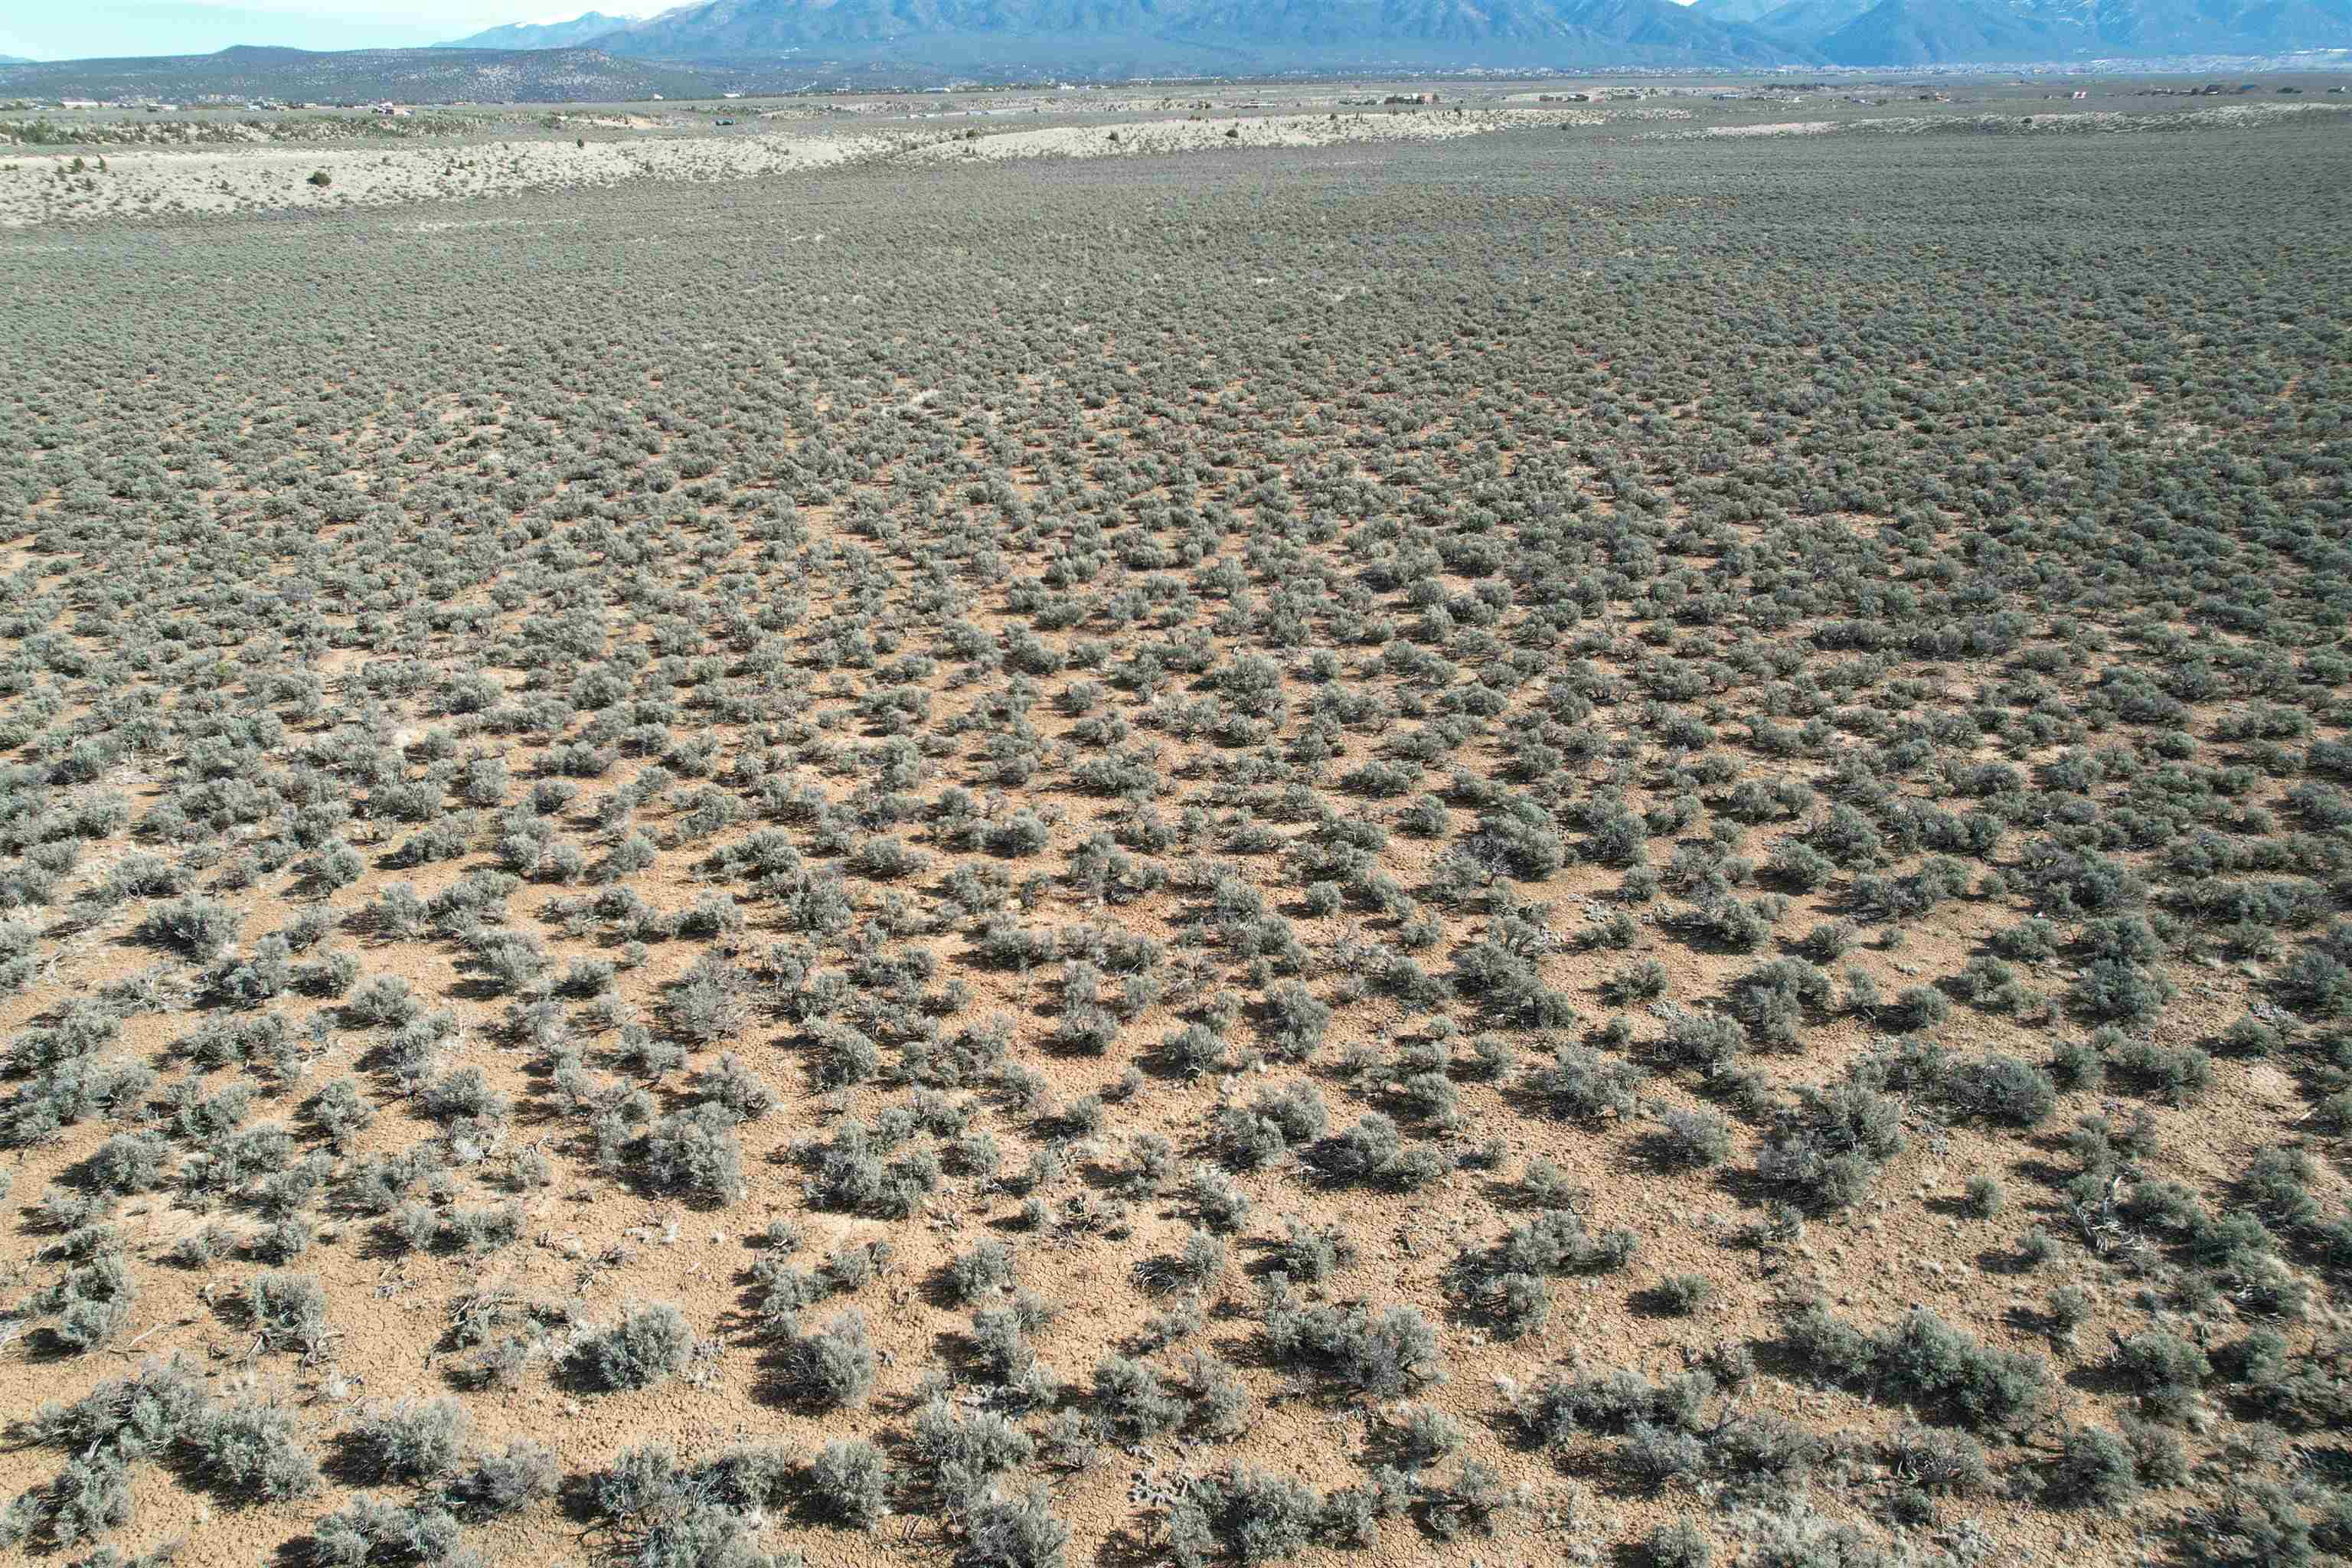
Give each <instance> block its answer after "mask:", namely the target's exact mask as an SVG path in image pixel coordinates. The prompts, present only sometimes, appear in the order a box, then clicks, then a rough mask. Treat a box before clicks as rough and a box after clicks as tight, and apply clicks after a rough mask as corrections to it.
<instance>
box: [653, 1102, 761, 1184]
mask: <svg viewBox="0 0 2352 1568" xmlns="http://www.w3.org/2000/svg"><path fill="white" fill-rule="evenodd" d="M735 1121H736V1117H735V1114H734V1112H733V1111H732V1110H730V1109H729V1108H728V1107H727V1106H726V1105H725V1104H723V1103H721V1102H719V1101H718V1100H705V1101H703V1102H702V1103H700V1104H698V1105H697V1106H695V1107H693V1108H692V1109H691V1110H678V1111H672V1112H671V1113H669V1114H668V1115H667V1116H665V1117H663V1118H662V1119H661V1120H660V1121H656V1122H655V1123H654V1124H653V1126H652V1127H651V1128H649V1129H648V1130H647V1131H646V1153H645V1169H646V1177H647V1178H648V1179H649V1180H650V1181H652V1182H653V1183H654V1184H656V1185H657V1186H659V1187H662V1188H664V1189H666V1190H667V1191H672V1192H683V1193H688V1194H692V1195H693V1196H695V1197H698V1198H700V1199H702V1200H703V1201H704V1202H706V1203H715V1204H728V1203H733V1202H735V1201H736V1200H737V1199H739V1198H740V1197H741V1196H742V1195H743V1191H744V1188H743V1147H742V1144H741V1142H740V1141H739V1140H738V1139H737V1137H736V1134H735Z"/></svg>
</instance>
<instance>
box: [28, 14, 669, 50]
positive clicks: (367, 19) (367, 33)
mask: <svg viewBox="0 0 2352 1568" xmlns="http://www.w3.org/2000/svg"><path fill="white" fill-rule="evenodd" d="M648 9H650V7H648V6H646V5H625V4H624V5H595V4H586V3H583V4H582V5H577V6H575V7H573V8H572V10H569V11H563V12H557V13H553V14H551V12H550V10H549V6H548V0H320V4H316V5H309V4H304V3H303V0H237V3H236V4H235V5H214V4H210V3H209V0H73V3H71V4H62V3H60V0H0V55H24V56H26V57H28V58H32V59H37V60H70V59H88V58H93V57H99V56H112V55H208V54H210V53H212V52H213V51H214V50H215V49H225V48H226V47H229V46H230V45H231V44H278V45H283V46H285V47H291V48H297V49H371V48H410V47H416V46H418V45H422V44H438V43H443V42H446V41H447V40H448V39H451V38H459V37H465V36H466V35H467V34H468V33H478V32H480V31H481V30H482V29H483V28H485V27H496V26H503V25H504V24H506V23H509V22H548V21H566V20H569V19H570V18H571V17H573V16H579V15H580V14H581V13H582V12H583V11H592V10H593V11H602V12H604V14H605V15H607V16H624V15H627V14H629V13H631V12H642V11H646V10H648Z"/></svg>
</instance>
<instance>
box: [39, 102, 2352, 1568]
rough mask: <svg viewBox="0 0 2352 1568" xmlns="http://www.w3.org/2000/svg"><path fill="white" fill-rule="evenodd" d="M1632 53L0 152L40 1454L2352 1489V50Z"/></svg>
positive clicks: (2348, 1531) (435, 1491)
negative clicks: (503, 135) (597, 127)
mask: <svg viewBox="0 0 2352 1568" xmlns="http://www.w3.org/2000/svg"><path fill="white" fill-rule="evenodd" d="M1751 118H1756V119H1759V120H1769V121H1786V120H1788V119H1789V118H1790V111H1789V110H1786V109H1785V108H1779V109H1775V108H1771V107H1769V106H1766V107H1759V109H1758V110H1754V111H1753V112H1752V114H1751ZM1176 123H1179V124H1183V123H1190V122H1187V121H1177V122H1176ZM1326 123H1327V124H1328V121H1326ZM1636 134H1637V132H1635V131H1633V130H1629V129H1628V127H1627V126H1626V125H1625V124H1624V123H1622V122H1619V121H1604V122H1603V123H1601V124H1599V125H1583V124H1577V123H1565V124H1560V123H1554V124H1546V125H1542V126H1538V127H1524V126H1517V125H1513V126H1509V127H1505V128H1497V129H1495V130H1493V131H1492V132H1490V133H1486V134H1480V135H1475V136H1461V137H1456V138H1454V139H1451V140H1445V141H1402V140H1400V141H1390V142H1371V141H1351V142H1344V143H1343V144H1339V145H1332V146H1308V147H1276V146H1241V145H1215V144H1212V145H1208V146H1203V147H1200V148H1197V149H1195V150H1192V151H1182V152H1178V153H1164V154H1163V153H1160V152H1159V151H1157V150H1156V149H1155V150H1153V151H1151V152H1149V153H1137V154H1135V155H1132V156H1123V157H1121V158H1118V159H1117V160H1115V161H1114V160H1105V159H1091V160H1087V159H1053V158H1047V159H1041V160H1034V161H1026V162H993V161H990V160H987V159H985V158H980V159H974V160H971V161H967V162H961V163H955V164H951V165H934V164H932V163H927V162H925V161H923V160H922V159H920V158H908V159H892V160H887V161H880V162H866V163H859V162H856V161H846V160H845V161H843V162H841V163H838V164H836V165H835V166H834V167H831V168H827V169H823V170H810V171H803V170H794V171H792V172H789V173H784V172H780V173H778V174H775V175H773V176H772V177H748V178H738V179H732V180H730V181H729V182H728V183H726V184H689V183H681V182H676V181H665V180H645V181H638V182H635V183H631V184H625V185H622V186H618V187H615V188H608V189H580V190H569V191H563V192H540V193H534V192H530V191H506V192H503V193H501V194H499V195H495V196H489V197H485V198H483V199H479V200H475V201H469V202H464V203H455V202H438V201H433V202H421V203H415V204H410V205H385V206H382V207H376V208H372V209H370V208H357V207H355V208H353V209H352V210H350V211H341V212H332V213H323V212H315V213H314V212H300V211H271V212H267V213H263V214H259V215H243V216H238V215H225V216H209V217H188V218H178V219H163V220H152V221H151V220H133V219H129V218H122V217H104V218H100V219H99V220H97V221H92V222H89V223H86V224H82V225H79V226H76V227H74V228H72V229H71V230H69V231H68V230H58V229H54V228H43V229H26V230H23V231H20V232H16V233H13V234H10V235H7V236H4V237H0V262H5V265H0V287H5V301H6V307H7V308H6V313H5V317H0V345H5V362H0V363H5V366H6V370H7V374H6V377H5V391H0V396H4V397H5V403H6V409H5V418H0V510H5V514H6V516H7V518H8V520H9V521H8V523H7V526H6V528H5V531H0V571H5V574H6V577H5V593H0V746H5V752H6V755H5V763H0V853H5V858H0V907H5V911H6V912H5V917H0V1053H5V1054H0V1063H5V1079H0V1144H4V1145H5V1156H6V1165H5V1190H6V1196H5V1203H0V1259H5V1264H0V1267H5V1270H6V1275H7V1279H6V1281H5V1283H6V1289H5V1305H6V1309H7V1313H6V1316H5V1320H0V1333H5V1342H6V1346H7V1355H6V1357H5V1360H0V1412H5V1415H7V1416H8V1417H9V1418H10V1419H11V1421H12V1427H11V1436H12V1441H11V1443H10V1444H9V1445H8V1446H7V1447H6V1448H5V1452H0V1499H5V1500H7V1501H5V1507H0V1530H5V1536H6V1538H7V1539H8V1541H9V1542H12V1543H13V1544H14V1546H15V1547H16V1549H18V1550H21V1551H23V1552H26V1553H29V1554H32V1555H34V1556H37V1557H39V1558H42V1559H43V1560H51V1561H58V1562H61V1563H67V1562H70V1563H89V1564H92V1565H98V1564H107V1565H114V1568H121V1565H122V1564H127V1563H132V1562H138V1563H157V1562H160V1561H161V1560H162V1557H163V1555H164V1554H167V1553H168V1552H171V1551H172V1550H173V1549H174V1548H176V1549H177V1551H178V1552H179V1555H180V1561H182V1562H183V1563H245V1562H254V1561H276V1562H278V1563H288V1564H299V1563H320V1564H332V1565H353V1568H356V1565H365V1564H386V1565H404V1564H425V1565H439V1564H457V1563H470V1562H477V1561H478V1562H484V1563H506V1562H541V1563H560V1564H579V1565H582V1568H590V1565H593V1564H606V1563H614V1564H635V1565H639V1568H687V1565H689V1564H690V1565H696V1568H753V1565H756V1564H771V1563H788V1562H791V1561H793V1559H794V1558H795V1556H796V1555H797V1556H798V1557H800V1558H801V1559H803V1560H804V1561H806V1562H808V1563H822V1564H857V1565H861V1568H863V1565H866V1564H882V1563H940V1564H949V1563H954V1564H958V1565H960V1568H1076V1565H1078V1564H1086V1563H1104V1564H1139V1563H1158V1562H1167V1563H1174V1564H1177V1565H1179V1568H1196V1565H1202V1564H1207V1563H1219V1562H1224V1561H1238V1562H1244V1563H1264V1562H1270V1561H1276V1560H1282V1559H1290V1558H1296V1559H1297V1560H1299V1561H1300V1562H1301V1563H1304V1564H1306V1565H1307V1568H1312V1565H1313V1564H1314V1563H1318V1562H1337V1561H1339V1560H1340V1555H1339V1554H1342V1553H1347V1554H1352V1555H1353V1556H1354V1557H1356V1558H1358V1559H1361V1560H1369V1561H1373V1562H1377V1563H1393V1564H1403V1563H1421V1562H1441V1563H1456V1564H1470V1563H1479V1564H1486V1565H1507V1568H1520V1565H1526V1568H1535V1565H1538V1564H1551V1563H1628V1564H1632V1563H1647V1564H1657V1565H1665V1568H1684V1565H1692V1564H1701V1563H1709V1562H1715V1563H1733V1562H1744V1563H1751V1564H1755V1565H1757V1568H1903V1565H1913V1564H1917V1565H1930V1564H1934V1565H1942V1564H1955V1565H1963V1568H1967V1565H1976V1564H1984V1565H1988V1568H1990V1565H1993V1564H2009V1563H2051V1562H2054V1561H2066V1562H2072V1563H2084V1564H2089V1563H2146V1562H2166V1561H2177V1562H2183V1563H2215V1564H2221V1563H2230V1564H2246V1565H2249V1568H2251V1565H2255V1564H2276V1563H2288V1564H2296V1563H2309V1562H2315V1561H2317V1560H2319V1559H2321V1558H2325V1557H2328V1556H2331V1555H2334V1556H2338V1557H2340V1556H2341V1555H2342V1554H2343V1553H2344V1552H2346V1551H2347V1547H2348V1546H2352V1447H2347V1439H2346V1436H2345V1432H2346V1430H2347V1415H2352V1386H2347V1382H2346V1375H2347V1370H2352V1340H2347V1334H2346V1323H2345V1311H2344V1306H2345V1303H2344V1293H2345V1290H2346V1288H2347V1269H2352V1215H2347V1173H2346V1169H2345V1153H2346V1145H2345V1139H2346V1134H2347V1126H2352V1033H2347V1022H2346V1020H2347V1016H2352V918H2347V913H2346V906H2347V899H2352V739H2347V725H2352V689H2348V688H2347V683H2352V647H2347V628H2348V627H2352V622H2347V613H2352V542H2348V541H2347V526H2352V513H2347V499H2352V498H2347V457H2352V437H2347V427H2346V423H2345V420H2346V410H2347V391H2352V389H2347V383H2346V379H2345V372H2344V369H2343V366H2344V363H2345V358H2346V354H2345V331H2346V329H2345V326H2344V322H2343V320H2342V309H2341V307H2342V302H2343V301H2344V300H2345V299H2347V297H2352V267H2347V260H2352V240H2347V236H2352V224H2347V217H2352V214H2347V204H2348V203H2352V184H2347V182H2346V181H2345V180H2344V179H2342V177H2341V174H2342V171H2343V169H2344V167H2345V162H2346V152H2347V145H2352V143H2347V140H2346V138H2347V128H2346V126H2345V125H2344V124H2343V122H2342V121H2341V119H2340V118H2339V117H2337V116H2334V115H2321V114H2301V115H2290V116H2274V117H2271V120H2270V121H2267V122H2265V123H2263V124H2261V125H2260V126H2258V127H2256V128H2253V129H2243V130H2224V129H2220V128H2212V127H2207V128H2202V129H2199V130H2196V131H2193V132H2189V133H2184V134H2179V135H2169V136H2098V135H2081V136H2046V137H2045V136H2030V137H2028V136H2014V137H1961V136H1916V137H1900V138H1897V137H1887V136H1872V135H1851V136H1809V137H1762V138H1753V139H1737V138H1727V139H1693V140H1684V141H1674V142H1664V141H1646V140H1643V141H1637V140H1634V139H1633V138H1634V136H1635V135H1636ZM1210 140H1211V141H1212V142H1213V143H1218V142H1227V141H1228V139H1227V138H1224V137H1223V135H1222V134H1217V135H1214V136H1213V137H1212V138H1211V139H1210ZM1234 140H1238V139H1234ZM939 145H941V146H944V145H945V143H944V142H941V143H940V144H939ZM572 151H575V152H576V151H579V149H572ZM950 151H952V149H950ZM374 155H377V156H383V155H384V154H383V152H382V151H381V150H378V151H377V152H376V153H375V154H374ZM392 155H394V156H397V155H399V153H394V154H392ZM932 155H934V156H940V157H945V156H947V153H934V154H932ZM125 162H128V159H127V158H126V159H125ZM329 188H330V189H341V188H344V187H343V184H342V181H341V178H340V177H338V178H337V179H336V181H335V183H334V184H332V185H331V186H330V187H329Z"/></svg>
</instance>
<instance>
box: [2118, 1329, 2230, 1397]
mask: <svg viewBox="0 0 2352 1568" xmlns="http://www.w3.org/2000/svg"><path fill="white" fill-rule="evenodd" d="M2113 1364H2114V1367H2115V1371H2116V1375H2117V1376H2118V1377H2120V1378H2122V1379H2123V1380H2124V1381H2125V1382H2126V1384H2129V1385H2130V1386H2131V1387H2132V1388H2133V1389H2134V1390H2135V1391H2136V1392H2137V1394H2139V1397H2140V1403H2141V1405H2142V1406H2143V1407H2144V1408H2146V1409H2147V1410H2148V1411H2150V1412H2151V1413H2153V1414H2158V1415H2167V1416H2175V1417H2177V1416H2179V1415H2183V1414H2185V1413H2186V1412H2187V1410H2188V1409H2189V1405H2191V1404H2192V1403H2193V1402H2194V1401H2195V1400H2196V1398H2197V1395H2198V1394H2199V1392H2200V1390H2201V1389H2202V1388H2203V1387H2204V1384H2205V1379H2206V1378H2208V1377H2210V1376H2211V1375H2212V1372H2213V1366H2212V1363H2211V1362H2210V1360H2209V1359H2208V1358H2207V1356H2206V1354H2205V1352H2203V1351H2201V1350H2200V1349H2198V1348H2197V1346H2196V1345H2195V1344H2193V1343H2191V1342H2189V1341H2188V1340H2186V1339H2183V1338H2182V1337H2181V1336H2179V1334H2175V1333H2171V1332H2168V1331H2166V1330H2163V1329H2145V1330H2142V1331H2139V1332H2138V1333H2136V1334H2131V1335H2129V1336H2127V1337H2126V1338H2124V1339H2122V1340H2119V1341H2117V1342H2116V1350H2115V1356H2114V1359H2113Z"/></svg>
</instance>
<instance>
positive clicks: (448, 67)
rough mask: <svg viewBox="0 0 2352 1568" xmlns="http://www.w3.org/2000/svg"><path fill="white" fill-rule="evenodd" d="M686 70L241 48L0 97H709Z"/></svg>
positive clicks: (521, 58)
mask: <svg viewBox="0 0 2352 1568" xmlns="http://www.w3.org/2000/svg"><path fill="white" fill-rule="evenodd" d="M715 81H716V79H714V78H712V77H710V76H709V75H707V74H704V73H700V72H698V71H696V70H694V69H693V68H688V67H681V66H676V65H656V64H648V63H646V62H645V61H642V60H629V59H616V58H614V57H613V56H611V55H608V54H606V53H604V52H603V51H602V50H598V49H533V50H527V51H515V50H506V49H350V50H341V51H338V52H335V53H331V54H319V53H313V52H311V51H310V50H308V49H278V48H255V47H236V48H227V49H223V50H221V51H219V52H218V53H217V54H210V55H151V56H144V57H133V58H123V59H98V60H54V61H50V62H48V63H47V64H37V65H16V66H0V95H9V96H16V97H31V98H97V99H123V98H140V97H146V98H163V99H173V100H181V99H195V98H203V97H205V96H221V97H229V98H271V99H281V100H316V101H322V102H329V103H364V102H371V101H373V100H380V99H390V100H398V101H402V102H414V103H449V102H455V101H459V100H467V101H492V102H494V101H502V100H518V101H528V102H545V103H565V102H609V101H613V100H625V99H636V98H648V97H651V96H652V95H653V94H655V93H661V94H663V95H664V96H666V97H672V98H684V97H692V96H695V95H697V94H702V93H709V92H711V91H713V90H715Z"/></svg>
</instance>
